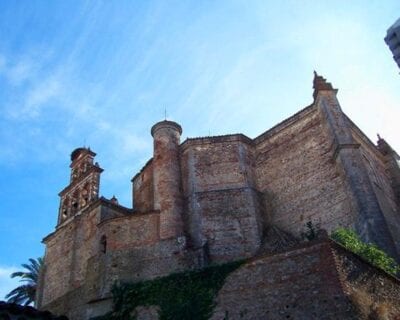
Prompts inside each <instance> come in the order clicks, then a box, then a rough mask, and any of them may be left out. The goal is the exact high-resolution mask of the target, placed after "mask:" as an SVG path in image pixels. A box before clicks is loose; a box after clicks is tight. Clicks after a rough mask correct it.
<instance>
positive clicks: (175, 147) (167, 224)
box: [151, 120, 183, 239]
mask: <svg viewBox="0 0 400 320" xmlns="http://www.w3.org/2000/svg"><path fill="white" fill-rule="evenodd" d="M181 134H182V127H181V126H180V125H179V124H177V123H176V122H173V121H167V120H165V121H161V122H158V123H156V124H155V125H154V126H153V127H152V128H151V135H152V136H153V139H154V156H153V185H154V209H155V210H159V211H160V237H161V239H168V238H173V237H179V236H182V235H183V222H182V211H183V199H182V191H181V190H182V188H181V168H180V161H179V145H180V136H181Z"/></svg>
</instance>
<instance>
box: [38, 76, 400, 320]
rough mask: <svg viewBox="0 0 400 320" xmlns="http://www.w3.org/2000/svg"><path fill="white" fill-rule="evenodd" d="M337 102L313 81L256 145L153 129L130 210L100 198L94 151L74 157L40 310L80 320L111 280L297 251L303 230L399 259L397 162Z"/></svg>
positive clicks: (171, 127) (102, 305)
mask: <svg viewBox="0 0 400 320" xmlns="http://www.w3.org/2000/svg"><path fill="white" fill-rule="evenodd" d="M336 94H337V90H336V89H334V88H333V87H332V85H331V84H330V83H329V82H327V81H326V80H325V79H324V78H323V77H321V76H319V75H317V74H315V76H314V94H313V97H314V101H313V103H312V104H311V105H309V106H308V107H306V108H304V109H302V110H301V111H299V112H298V113H296V114H295V115H293V116H292V117H290V118H288V119H286V120H284V121H283V122H281V123H279V124H277V125H276V126H275V127H273V128H272V129H269V130H268V131H266V132H264V133H262V134H261V135H259V136H258V137H256V138H254V139H251V138H249V137H247V136H245V135H243V134H231V135H225V136H215V137H204V138H190V139H187V140H185V141H184V142H183V143H181V142H180V136H181V134H182V128H181V126H180V125H179V124H177V123H175V122H172V121H161V122H158V123H157V124H155V125H154V126H153V127H152V129H151V134H152V136H153V140H154V152H153V158H152V159H150V160H149V161H148V162H147V164H146V165H145V166H144V168H143V169H142V170H141V171H140V172H139V173H138V174H136V175H135V176H134V178H133V179H132V190H133V191H132V196H133V207H132V208H125V207H123V206H121V205H119V204H118V200H117V199H116V198H115V197H113V198H112V199H109V200H108V199H105V198H103V197H100V196H99V187H100V175H101V172H102V171H103V169H101V168H100V166H99V165H98V164H97V163H95V162H94V157H95V155H96V154H95V153H94V152H93V151H91V150H90V149H88V148H78V149H76V150H74V151H73V152H72V154H71V180H70V183H69V185H68V186H67V187H66V188H65V189H64V190H63V191H61V192H60V194H59V195H60V210H59V214H58V223H57V226H56V229H55V231H54V232H53V233H51V234H49V235H48V236H47V237H45V238H44V240H43V242H44V243H45V245H46V254H45V267H44V271H43V272H42V274H41V279H40V282H39V288H38V294H37V304H38V306H39V307H40V308H41V309H49V310H51V311H52V312H54V313H56V314H66V315H67V316H68V317H69V318H70V319H73V320H74V319H88V318H90V317H93V316H96V315H99V314H102V313H104V312H106V311H107V310H109V308H110V307H111V305H110V303H111V300H110V297H111V294H110V288H111V286H112V284H113V283H114V282H116V281H139V280H145V279H152V278H155V277H159V276H165V275H167V274H169V273H172V272H179V271H184V270H189V269H196V268H202V267H204V266H206V265H208V264H210V263H224V262H228V261H233V260H237V259H243V258H251V257H255V256H259V254H260V252H263V250H264V249H263V248H271V247H272V243H276V242H277V237H278V236H279V237H282V239H286V240H287V239H294V240H293V241H294V243H295V242H296V241H295V240H296V239H298V238H299V237H300V235H301V233H302V232H303V231H304V229H305V224H306V223H307V222H308V221H311V222H313V224H314V225H319V226H320V227H321V228H323V229H325V230H327V232H328V233H329V232H331V231H332V230H334V229H335V228H337V227H339V226H344V227H351V228H354V229H355V230H356V231H357V232H358V233H359V234H360V235H361V236H362V238H363V239H364V240H366V241H369V242H374V243H376V244H378V245H379V246H380V247H382V248H383V249H384V250H385V251H386V252H388V253H389V254H391V255H392V256H393V257H395V258H396V259H397V260H400V232H399V231H398V230H399V229H400V212H399V205H400V170H399V166H398V160H399V156H398V155H397V153H396V152H395V151H394V150H393V149H392V148H391V147H390V145H389V144H388V143H387V142H386V141H385V140H384V139H382V138H379V141H378V144H377V145H375V144H374V143H372V142H371V141H370V140H369V139H368V138H367V137H366V136H365V135H364V134H363V133H362V132H361V130H360V129H358V128H357V126H356V125H355V124H354V123H353V122H352V121H351V120H350V119H349V118H348V117H347V116H346V115H345V114H344V113H343V111H342V109H341V107H340V105H339V102H338V100H337V97H336ZM132 152H134V150H133V151H132ZM271 230H273V232H274V233H273V234H272V233H271ZM282 257H284V256H282ZM317 258H318V257H316V258H315V259H317ZM282 259H283V258H282ZM293 259H302V258H301V255H300V256H299V257H297V258H293ZM310 259H311V258H310ZM312 259H314V258H312ZM312 259H311V260H312ZM318 259H320V258H318ZM263 261H264V260H263ZM268 261H269V260H268V259H266V260H265V263H268ZM263 263H264V262H263ZM302 263H304V264H306V262H305V261H302ZM310 263H311V262H310ZM305 267H307V266H306V265H305ZM293 277H295V275H294V276H293ZM327 277H330V276H329V275H327ZM332 279H333V278H329V279H328V280H329V281H331V280H332ZM275 280H276V279H275ZM275 280H271V281H275ZM317 280H318V279H317ZM317 280H316V281H317ZM318 281H320V280H318ZM321 281H322V280H321ZM332 281H336V280H332ZM321 283H322V282H321ZM299 286H301V285H299ZM333 287H334V286H332V288H333ZM339 289H340V288H338V289H337V290H339ZM296 290H297V289H296ZM298 290H299V292H301V290H303V289H301V288H300V287H299V289H298ZM332 290H333V289H332ZM335 290H336V289H335ZM339 291H340V290H339ZM339 291H338V292H339ZM327 294H329V293H327Z"/></svg>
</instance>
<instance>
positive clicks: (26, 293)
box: [5, 258, 44, 305]
mask: <svg viewBox="0 0 400 320" xmlns="http://www.w3.org/2000/svg"><path fill="white" fill-rule="evenodd" d="M43 264H44V263H43V258H38V259H32V258H30V259H29V264H28V263H23V264H22V265H21V266H22V267H23V268H24V269H26V270H27V271H17V272H13V273H12V274H11V275H10V277H11V278H16V277H19V278H20V281H21V282H25V284H24V285H21V286H19V287H17V288H15V289H13V290H11V291H10V292H9V293H8V294H7V295H6V296H5V298H6V299H7V301H8V302H11V303H17V304H24V305H28V304H31V303H32V302H33V301H34V300H35V295H36V287H37V282H38V279H39V273H40V270H41V268H42V267H43Z"/></svg>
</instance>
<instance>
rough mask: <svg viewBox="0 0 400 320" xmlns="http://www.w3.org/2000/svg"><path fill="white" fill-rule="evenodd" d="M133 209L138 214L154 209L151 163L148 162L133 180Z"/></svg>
mask: <svg viewBox="0 0 400 320" xmlns="http://www.w3.org/2000/svg"><path fill="white" fill-rule="evenodd" d="M132 183H133V188H132V190H133V195H132V199H133V201H134V203H133V208H135V210H136V211H138V212H148V211H152V210H153V209H154V188H153V161H152V160H150V161H149V162H148V163H147V164H146V165H145V167H144V168H143V169H142V171H141V172H140V173H138V174H137V175H136V176H135V177H134V178H133V179H132Z"/></svg>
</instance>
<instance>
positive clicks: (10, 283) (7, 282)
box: [0, 266, 20, 300]
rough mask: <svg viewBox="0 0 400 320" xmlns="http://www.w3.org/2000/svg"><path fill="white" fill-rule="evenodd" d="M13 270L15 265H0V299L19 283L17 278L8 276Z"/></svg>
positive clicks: (15, 269)
mask: <svg viewBox="0 0 400 320" xmlns="http://www.w3.org/2000/svg"><path fill="white" fill-rule="evenodd" d="M15 271H17V268H15V267H10V266H0V300H4V297H5V295H6V294H8V293H9V292H10V291H11V290H12V289H14V288H16V287H17V286H19V285H20V283H19V281H18V279H16V278H10V275H11V273H13V272H15Z"/></svg>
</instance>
